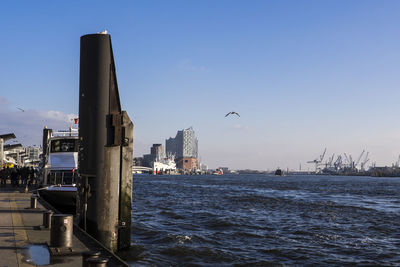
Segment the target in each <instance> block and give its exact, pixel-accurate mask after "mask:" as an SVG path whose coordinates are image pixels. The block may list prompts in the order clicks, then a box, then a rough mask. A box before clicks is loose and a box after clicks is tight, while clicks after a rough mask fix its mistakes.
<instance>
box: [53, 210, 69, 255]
mask: <svg viewBox="0 0 400 267" xmlns="http://www.w3.org/2000/svg"><path fill="white" fill-rule="evenodd" d="M73 229H74V228H73V216H72V215H70V214H54V215H53V216H51V231H50V247H58V248H60V247H63V248H65V247H66V248H70V247H72V233H73Z"/></svg>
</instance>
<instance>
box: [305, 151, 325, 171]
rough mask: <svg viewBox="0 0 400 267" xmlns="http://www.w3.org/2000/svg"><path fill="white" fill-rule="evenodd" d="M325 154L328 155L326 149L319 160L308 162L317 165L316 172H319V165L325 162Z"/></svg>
mask: <svg viewBox="0 0 400 267" xmlns="http://www.w3.org/2000/svg"><path fill="white" fill-rule="evenodd" d="M325 153H326V148H325V150H324V152H323V153H322V154H321V155H320V156H319V158H316V159H314V160H311V161H307V163H314V164H315V172H317V170H318V165H319V164H320V163H321V162H322V161H323V160H324V157H325Z"/></svg>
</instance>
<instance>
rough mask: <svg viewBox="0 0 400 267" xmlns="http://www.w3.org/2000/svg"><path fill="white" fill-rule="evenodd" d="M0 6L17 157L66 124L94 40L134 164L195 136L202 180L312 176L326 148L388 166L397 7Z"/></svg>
mask: <svg viewBox="0 0 400 267" xmlns="http://www.w3.org/2000/svg"><path fill="white" fill-rule="evenodd" d="M1 5H2V7H1V9H0V25H2V26H1V36H2V37H1V42H0V56H1V60H0V133H8V132H15V134H16V136H17V140H18V141H19V142H21V143H22V144H23V145H26V146H27V145H40V144H41V138H42V137H41V135H42V129H43V127H44V126H45V125H46V126H47V127H49V128H53V129H67V128H68V127H69V126H70V125H71V124H72V119H73V118H74V117H77V116H78V107H79V98H78V92H79V45H80V43H79V42H80V36H82V35H85V34H88V33H96V32H100V31H103V30H105V29H106V30H107V31H108V32H109V33H110V35H111V38H112V42H113V49H114V59H115V63H116V70H117V79H118V85H119V91H120V97H121V104H122V108H123V109H124V110H127V112H128V114H129V116H130V117H131V119H132V121H133V123H134V126H135V130H134V136H135V140H134V156H142V155H143V154H145V153H149V152H150V146H151V145H152V144H153V143H162V144H164V145H165V139H167V138H169V137H175V135H176V132H177V131H178V130H182V129H186V128H189V127H193V129H194V131H195V133H196V136H197V137H198V139H199V155H200V158H201V161H202V162H203V163H204V164H206V165H208V166H209V167H210V168H216V167H219V166H223V167H225V166H226V167H229V168H231V169H257V170H273V169H276V168H278V167H280V168H285V169H286V168H289V169H299V168H300V165H301V168H302V170H307V169H310V170H313V169H314V166H313V165H312V164H307V163H306V162H307V161H310V160H313V159H315V158H317V157H319V155H320V154H321V153H322V152H323V150H324V149H325V148H327V156H330V155H332V154H333V153H335V154H336V155H339V154H343V153H346V154H347V155H352V156H353V158H357V157H358V156H359V155H360V153H361V152H362V151H363V150H365V151H369V155H370V159H371V160H370V162H371V163H372V162H376V165H380V166H383V165H391V164H392V163H394V162H396V161H397V159H398V157H399V154H400V123H398V122H399V121H400V118H399V115H400V105H399V101H400V75H399V70H400V53H399V52H400V27H399V25H400V16H398V14H399V13H400V2H399V1H395V0H393V1H389V0H383V1H368V0H362V1H361V0H357V1H349V0H342V1H341V0H335V1H333V0H327V1H285V0H279V1H278V0H276V1H272V0H271V1H264V0H263V1H258V0H252V1H244V0H218V1H215V0H214V1H208V0H193V1H174V0H169V1H161V0H159V1H153V0H146V1H144V0H143V1H114V2H110V1H45V0H43V1H2V2H1ZM18 108H21V109H23V110H24V112H22V111H21V110H19V109H18ZM230 111H236V112H238V113H239V114H240V117H237V116H228V117H225V114H226V113H228V112H230Z"/></svg>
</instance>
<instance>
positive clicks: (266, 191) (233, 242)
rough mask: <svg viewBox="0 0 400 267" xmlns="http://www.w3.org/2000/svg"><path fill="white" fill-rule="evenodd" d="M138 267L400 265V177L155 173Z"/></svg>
mask: <svg viewBox="0 0 400 267" xmlns="http://www.w3.org/2000/svg"><path fill="white" fill-rule="evenodd" d="M133 186H134V189H133V215H132V219H133V222H132V238H131V242H132V249H131V250H130V251H129V252H128V253H127V254H126V255H125V258H127V259H128V262H129V263H130V264H131V265H132V266H148V265H153V266H196V265H197V266H232V265H236V266H249V265H256V266H276V265H278V266H279V265H309V266H311V265H314V266H315V265H319V266H324V265H331V266H332V265H337V266H346V265H349V266H354V265H389V266H391V265H393V266H399V265H400V217H399V215H400V178H371V177H341V176H284V177H275V176H266V175H223V176H183V175H181V176H150V175H135V176H134V183H133Z"/></svg>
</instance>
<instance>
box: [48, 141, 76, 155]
mask: <svg viewBox="0 0 400 267" xmlns="http://www.w3.org/2000/svg"><path fill="white" fill-rule="evenodd" d="M77 141H78V140H76V139H57V140H52V141H51V152H52V153H54V152H78V146H77Z"/></svg>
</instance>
